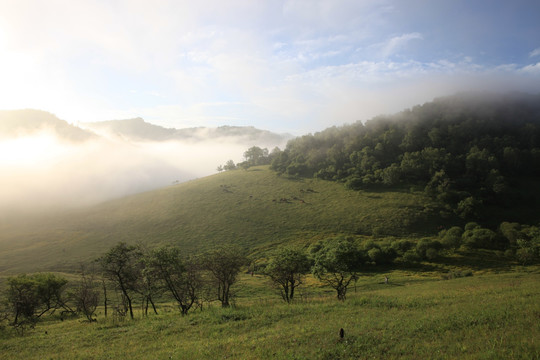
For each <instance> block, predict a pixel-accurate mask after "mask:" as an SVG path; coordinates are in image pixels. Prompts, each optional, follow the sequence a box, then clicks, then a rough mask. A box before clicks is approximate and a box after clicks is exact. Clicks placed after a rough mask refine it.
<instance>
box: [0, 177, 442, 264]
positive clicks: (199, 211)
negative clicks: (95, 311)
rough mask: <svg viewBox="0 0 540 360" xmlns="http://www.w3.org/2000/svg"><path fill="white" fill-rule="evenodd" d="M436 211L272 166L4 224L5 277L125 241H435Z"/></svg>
mask: <svg viewBox="0 0 540 360" xmlns="http://www.w3.org/2000/svg"><path fill="white" fill-rule="evenodd" d="M433 206H434V204H433V203H432V201H431V200H430V199H428V198H426V197H425V196H424V195H423V194H422V193H411V192H410V191H409V190H395V191H386V192H376V191H372V192H364V191H349V190H346V189H345V187H344V186H343V185H342V184H339V183H335V182H328V181H322V180H317V179H304V180H295V179H287V178H284V177H279V176H277V175H276V173H274V172H272V171H270V170H268V169H267V168H266V167H256V168H251V169H250V170H248V171H243V170H236V171H228V172H224V173H220V174H216V175H213V176H209V177H205V178H202V179H198V180H195V181H191V182H187V183H183V184H178V185H175V186H170V187H167V188H164V189H160V190H156V191H151V192H148V193H143V194H138V195H134V196H130V197H127V198H123V199H119V200H115V201H110V202H107V203H104V204H101V205H98V206H94V207H91V208H85V209H79V210H73V211H70V212H64V213H59V214H49V215H47V216H41V217H39V218H30V217H25V218H20V217H19V218H11V219H10V218H9V216H7V215H6V216H4V217H2V216H0V274H16V273H20V272H32V271H72V270H73V269H76V268H78V265H79V263H81V262H87V261H89V260H91V259H95V258H97V257H99V256H100V255H101V254H103V253H104V252H105V251H106V250H108V249H109V248H110V247H112V246H113V245H115V244H116V243H117V242H119V241H125V242H127V243H130V244H134V243H144V244H149V245H150V246H154V245H160V244H166V243H167V244H177V245H179V246H180V247H181V248H182V249H183V250H185V251H186V252H200V251H204V250H206V249H209V248H211V247H213V246H216V245H218V244H222V243H234V244H238V245H240V246H242V247H244V248H246V249H249V251H250V253H252V254H253V255H257V254H259V253H264V252H265V251H266V250H267V249H269V248H273V247H274V246H275V245H276V244H284V243H288V244H290V243H300V244H302V243H310V242H313V241H315V240H318V239H322V238H326V237H328V236H332V235H335V234H346V235H351V234H356V235H359V234H360V235H371V234H373V233H376V234H377V235H398V236H415V234H419V235H426V234H431V235H434V234H436V233H437V228H438V227H439V226H441V225H443V224H444V220H443V219H441V218H440V216H438V211H436V209H434V208H433Z"/></svg>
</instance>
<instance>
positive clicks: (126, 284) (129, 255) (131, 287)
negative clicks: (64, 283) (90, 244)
mask: <svg viewBox="0 0 540 360" xmlns="http://www.w3.org/2000/svg"><path fill="white" fill-rule="evenodd" d="M140 259H141V253H140V252H139V251H138V250H137V248H136V247H135V246H130V245H127V244H126V243H123V242H120V243H118V244H117V245H115V246H113V247H112V248H111V249H110V250H109V251H108V252H107V253H106V254H105V255H103V256H102V257H101V258H99V259H98V260H99V263H100V264H101V268H102V270H103V275H104V277H106V278H107V279H108V280H109V281H111V282H112V283H113V284H115V285H116V286H117V288H118V289H119V290H120V291H121V293H122V295H123V297H124V299H125V300H126V306H127V309H126V310H129V315H130V317H131V318H132V319H133V318H134V316H133V304H132V302H133V296H134V293H136V292H138V291H139V285H140V284H139V281H140V279H141V262H140Z"/></svg>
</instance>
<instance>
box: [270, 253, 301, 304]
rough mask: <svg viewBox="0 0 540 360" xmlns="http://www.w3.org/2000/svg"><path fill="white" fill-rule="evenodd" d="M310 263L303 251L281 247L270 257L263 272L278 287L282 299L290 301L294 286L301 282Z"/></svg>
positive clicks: (292, 296)
mask: <svg viewBox="0 0 540 360" xmlns="http://www.w3.org/2000/svg"><path fill="white" fill-rule="evenodd" d="M310 265H311V264H310V261H309V259H308V257H307V255H306V253H305V252H303V251H301V250H295V249H290V248H283V249H281V250H280V251H278V252H277V253H276V254H275V255H274V256H273V257H272V258H271V259H270V262H269V263H268V265H267V266H266V269H265V274H266V275H267V276H269V277H270V279H271V280H272V282H273V283H274V284H275V285H276V286H277V287H278V288H279V289H280V293H281V297H282V298H283V300H285V301H286V302H288V303H290V302H291V301H292V300H293V298H294V294H295V290H296V288H297V287H298V286H300V285H301V284H302V281H303V278H304V276H305V274H307V273H308V272H309V269H310Z"/></svg>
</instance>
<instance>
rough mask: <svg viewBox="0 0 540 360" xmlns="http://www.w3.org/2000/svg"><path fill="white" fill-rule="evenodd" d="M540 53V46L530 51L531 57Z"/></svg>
mask: <svg viewBox="0 0 540 360" xmlns="http://www.w3.org/2000/svg"><path fill="white" fill-rule="evenodd" d="M539 55H540V48H536V49H534V50H533V51H531V52H530V53H529V57H536V56H539Z"/></svg>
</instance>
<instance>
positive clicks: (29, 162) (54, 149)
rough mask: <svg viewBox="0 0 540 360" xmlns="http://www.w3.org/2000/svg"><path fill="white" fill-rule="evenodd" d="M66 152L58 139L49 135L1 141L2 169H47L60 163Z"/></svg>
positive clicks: (0, 159)
mask: <svg viewBox="0 0 540 360" xmlns="http://www.w3.org/2000/svg"><path fill="white" fill-rule="evenodd" d="M64 150H65V147H64V146H62V145H60V144H59V143H58V141H57V139H56V137H55V136H54V135H52V134H47V133H40V134H38V135H33V136H24V137H19V138H15V139H6V140H0V167H2V168H5V167H8V168H10V167H11V168H27V167H32V168H36V167H47V166H49V165H51V162H56V161H58V160H59V158H60V157H61V155H62V154H63V153H64Z"/></svg>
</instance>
